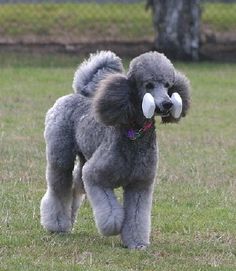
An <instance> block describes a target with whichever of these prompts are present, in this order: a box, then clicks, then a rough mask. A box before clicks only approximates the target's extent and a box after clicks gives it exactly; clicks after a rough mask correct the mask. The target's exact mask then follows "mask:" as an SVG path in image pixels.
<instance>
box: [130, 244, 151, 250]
mask: <svg viewBox="0 0 236 271" xmlns="http://www.w3.org/2000/svg"><path fill="white" fill-rule="evenodd" d="M148 246H149V244H135V243H132V244H130V245H125V247H126V248H128V249H136V250H145V249H147V248H148Z"/></svg>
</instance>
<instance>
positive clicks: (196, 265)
mask: <svg viewBox="0 0 236 271" xmlns="http://www.w3.org/2000/svg"><path fill="white" fill-rule="evenodd" d="M9 59H10V62H9ZM78 62H79V59H76V58H75V57H74V58H73V59H71V58H70V57H66V56H65V57H63V58H60V57H59V56H55V57H54V56H51V57H46V56H45V57H36V58H34V57H28V58H27V57H26V56H15V57H13V56H10V55H6V54H5V55H0V70H1V73H0V97H1V102H0V198H1V200H0V270H1V271H4V270H8V271H15V270H17V271H20V270H22V271H23V270H24V271H26V270H32V271H35V270H57V271H60V270H63V271H65V270H70V271H71V270H94V271H100V270H102V271H106V270H107V271H108V270H109V271H123V270H125V271H126V270H127V271H128V270H129V271H131V270H146V271H154V270H155V271H156V270H157V271H158V270H161V271H172V270H173V271H184V270H186V271H190V270H191V271H195V270H196V271H197V270H198V271H200V270H203V271H207V270H214V271H215V270H219V271H226V270H227V271H229V270H231V271H234V270H236V226H235V225H236V211H235V210H236V137H235V132H236V127H235V115H236V107H235V101H236V91H235V89H236V77H235V74H236V65H235V64H213V63H200V64H183V63H176V66H177V67H178V68H179V69H181V70H182V71H184V72H185V73H186V74H187V75H188V76H189V78H190V80H191V83H192V89H193V90H192V109H191V112H190V114H189V116H188V117H187V118H186V119H183V121H182V122H181V123H180V124H179V125H166V126H164V125H160V124H159V122H160V120H159V119H157V120H156V121H157V133H158V138H159V145H160V166H159V174H158V183H159V184H158V185H157V186H156V190H155V195H154V202H153V212H152V233H151V246H150V248H149V249H148V250H146V251H129V250H127V249H124V248H122V247H121V244H120V240H119V238H118V237H112V238H104V237H101V236H100V235H99V234H98V233H97V230H96V228H95V225H94V221H93V217H92V212H91V208H90V206H89V204H88V202H86V203H85V204H84V206H83V208H82V209H81V212H80V215H79V219H78V222H77V224H76V226H75V228H74V230H73V232H72V233H71V234H66V235H53V234H49V233H47V232H45V231H44V230H43V229H42V228H41V226H40V223H39V202H40V199H41V197H42V195H43V194H44V192H45V177H44V175H45V152H44V149H45V146H44V140H43V129H44V116H45V113H46V111H47V109H48V108H49V107H50V106H51V105H52V104H53V103H54V101H55V99H56V98H58V97H59V96H61V95H65V94H67V93H70V92H71V82H72V76H73V72H74V70H75V68H76V65H77V63H78ZM126 62H127V61H126ZM119 193H120V192H119Z"/></svg>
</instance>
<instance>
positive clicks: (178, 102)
mask: <svg viewBox="0 0 236 271" xmlns="http://www.w3.org/2000/svg"><path fill="white" fill-rule="evenodd" d="M142 110H143V115H144V116H145V118H147V119H151V118H152V117H153V116H154V114H155V113H156V114H157V115H160V116H162V117H165V116H169V115H172V116H173V117H174V118H176V119H178V118H179V117H180V115H181V112H182V99H181V97H180V95H179V94H178V93H177V92H175V93H173V94H172V95H171V98H170V100H168V101H165V100H164V101H163V102H162V103H160V105H156V103H155V100H154V98H153V96H152V95H151V94H150V93H146V94H145V95H144V97H143V102H142Z"/></svg>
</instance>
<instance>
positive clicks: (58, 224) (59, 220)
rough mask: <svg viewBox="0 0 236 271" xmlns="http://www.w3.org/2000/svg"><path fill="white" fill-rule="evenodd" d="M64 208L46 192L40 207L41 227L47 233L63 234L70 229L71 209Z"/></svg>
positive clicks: (68, 207)
mask: <svg viewBox="0 0 236 271" xmlns="http://www.w3.org/2000/svg"><path fill="white" fill-rule="evenodd" d="M66 207H67V208H65V206H64V205H63V204H62V203H61V202H60V200H59V199H58V198H56V197H53V196H52V195H50V193H49V192H47V193H46V194H45V195H44V196H43V198H42V200H41V205H40V216H41V220H40V222H41V225H42V226H43V227H44V228H45V229H46V230H47V231H49V232H58V233H64V232H69V231H70V230H71V228H72V223H71V210H70V209H71V207H70V206H69V205H68V206H66Z"/></svg>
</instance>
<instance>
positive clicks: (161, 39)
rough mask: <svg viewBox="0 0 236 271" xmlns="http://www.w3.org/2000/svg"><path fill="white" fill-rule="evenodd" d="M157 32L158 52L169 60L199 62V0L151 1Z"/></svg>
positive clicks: (148, 3) (149, 0)
mask: <svg viewBox="0 0 236 271" xmlns="http://www.w3.org/2000/svg"><path fill="white" fill-rule="evenodd" d="M147 5H148V6H149V7H151V8H152V11H153V23H154V28H155V30H156V32H157V35H156V38H155V48H156V49H157V50H159V51H161V52H163V53H165V54H166V55H167V56H168V57H170V58H175V59H183V60H198V58H199V40H200V38H199V36H200V17H201V12H200V0H148V2H147Z"/></svg>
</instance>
